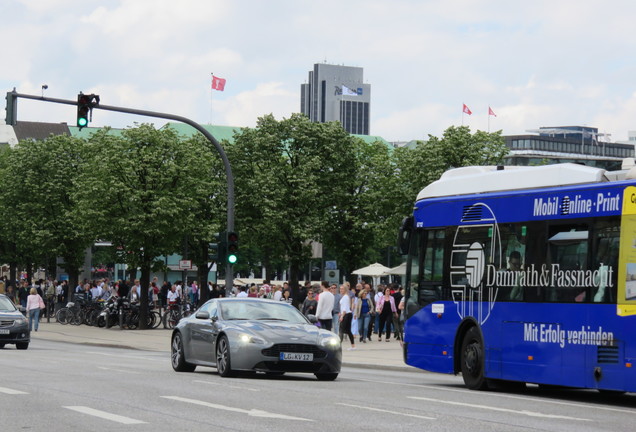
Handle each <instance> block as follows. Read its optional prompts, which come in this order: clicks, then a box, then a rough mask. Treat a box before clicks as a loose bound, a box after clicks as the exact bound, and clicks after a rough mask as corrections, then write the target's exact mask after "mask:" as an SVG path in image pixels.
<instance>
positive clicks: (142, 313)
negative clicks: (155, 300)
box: [139, 262, 150, 330]
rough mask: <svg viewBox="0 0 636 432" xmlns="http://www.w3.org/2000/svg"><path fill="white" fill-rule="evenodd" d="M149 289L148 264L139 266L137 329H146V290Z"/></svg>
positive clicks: (147, 300) (147, 297) (147, 299)
mask: <svg viewBox="0 0 636 432" xmlns="http://www.w3.org/2000/svg"><path fill="white" fill-rule="evenodd" d="M149 287H150V262H144V263H143V264H142V265H141V278H140V279H139V290H140V291H141V292H140V293H139V329H140V330H146V329H147V328H148V303H149V296H148V288H149Z"/></svg>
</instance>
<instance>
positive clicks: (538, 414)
mask: <svg viewBox="0 0 636 432" xmlns="http://www.w3.org/2000/svg"><path fill="white" fill-rule="evenodd" d="M407 398H408V399H415V400H422V401H427V402H437V403H442V404H446V405H455V406H463V407H470V408H480V409H485V410H491V411H499V412H505V413H511V414H523V415H527V416H529V417H543V418H551V419H561V420H577V421H592V420H590V419H586V418H579V417H569V416H562V415H555V414H546V413H541V412H536V411H526V410H513V409H509V408H500V407H494V406H488V405H477V404H469V403H464V402H455V401H445V400H440V399H431V398H425V397H420V396H407Z"/></svg>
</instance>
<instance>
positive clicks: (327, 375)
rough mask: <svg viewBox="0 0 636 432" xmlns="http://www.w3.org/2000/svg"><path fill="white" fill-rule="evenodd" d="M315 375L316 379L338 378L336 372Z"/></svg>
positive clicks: (331, 379) (329, 379)
mask: <svg viewBox="0 0 636 432" xmlns="http://www.w3.org/2000/svg"><path fill="white" fill-rule="evenodd" d="M315 375H316V378H318V381H333V380H335V379H336V378H338V374H337V373H317V374H315Z"/></svg>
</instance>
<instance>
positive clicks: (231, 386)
mask: <svg viewBox="0 0 636 432" xmlns="http://www.w3.org/2000/svg"><path fill="white" fill-rule="evenodd" d="M192 382H195V383H201V384H208V385H213V386H223V387H228V388H233V389H237V390H247V391H253V392H257V391H261V390H260V389H257V388H250V387H239V386H234V385H228V384H217V383H215V382H212V381H203V380H192Z"/></svg>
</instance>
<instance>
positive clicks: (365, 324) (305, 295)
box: [0, 277, 404, 349]
mask: <svg viewBox="0 0 636 432" xmlns="http://www.w3.org/2000/svg"><path fill="white" fill-rule="evenodd" d="M15 287H17V288H15ZM208 289H209V293H210V295H209V297H210V298H219V297H225V295H226V291H225V289H224V287H222V286H219V285H217V284H215V283H212V282H208ZM0 294H6V295H7V296H8V297H9V298H11V300H12V301H13V302H14V303H16V304H19V305H20V306H22V308H23V310H25V312H26V315H27V317H28V318H29V328H30V329H32V330H35V331H37V329H38V321H39V319H40V318H41V316H40V315H41V311H45V313H47V314H54V313H55V311H57V310H58V309H59V308H61V307H64V306H66V304H67V302H69V301H74V300H75V301H84V302H91V301H107V300H108V299H110V298H111V297H114V296H115V297H119V298H127V299H128V300H129V301H130V302H131V303H138V302H139V301H140V300H141V285H140V281H139V279H133V280H128V281H127V280H121V279H120V280H117V281H111V280H110V279H109V278H100V279H94V280H88V279H84V280H83V281H82V282H81V283H78V284H77V286H75V287H74V288H73V289H71V288H70V287H69V283H68V281H67V280H63V281H56V280H52V279H47V280H42V279H39V280H37V281H35V282H33V283H32V284H29V283H28V281H27V280H26V279H23V280H21V281H19V282H17V283H16V284H15V286H14V284H11V283H9V282H8V281H7V278H6V277H3V278H0ZM230 295H231V296H235V297H238V298H240V297H254V298H264V299H270V300H274V301H282V302H285V303H289V304H291V305H294V306H296V307H297V308H298V309H299V310H300V312H302V313H303V314H304V315H306V316H309V315H313V316H315V317H316V319H317V322H316V325H317V326H319V327H322V328H324V329H326V330H330V331H333V332H334V333H336V334H338V335H339V337H340V340H341V341H343V340H344V338H345V337H347V338H348V339H349V342H350V344H351V346H350V348H349V349H356V341H357V342H359V343H367V342H371V341H373V338H374V337H375V338H377V341H378V342H381V341H382V339H383V337H384V340H385V341H387V342H390V341H391V338H392V337H393V338H394V339H395V340H399V339H400V338H401V334H402V321H401V318H402V316H401V313H402V309H403V307H404V297H403V294H402V288H401V287H400V286H399V285H398V284H395V283H393V284H389V285H383V284H380V285H378V286H377V287H376V288H374V287H372V286H371V284H368V283H364V282H359V283H357V284H356V285H355V286H351V285H350V284H349V282H345V283H343V284H341V285H340V286H339V287H338V285H337V284H335V283H329V282H326V281H323V282H321V283H320V284H313V285H312V283H311V282H309V281H306V282H305V283H304V284H302V285H301V286H300V287H299V288H298V290H297V294H296V297H297V298H296V299H294V298H293V297H292V290H291V288H290V286H289V283H288V282H283V283H282V285H276V284H270V281H269V280H265V281H264V283H263V284H262V285H260V286H258V285H256V284H251V285H249V286H248V285H243V286H235V287H233V289H232V290H231V292H230ZM148 299H149V304H151V305H152V306H154V307H157V308H160V309H167V308H170V307H173V306H177V305H178V306H179V307H181V305H185V304H187V305H188V306H189V307H191V308H192V310H194V309H196V308H197V306H198V303H199V299H200V288H199V286H198V285H197V283H196V282H192V283H190V284H184V283H183V281H180V280H177V281H175V282H174V283H171V282H170V281H167V280H166V281H163V282H162V283H161V284H160V283H159V281H158V278H157V277H154V278H153V279H152V281H151V283H150V286H149V288H148ZM49 316H50V315H49Z"/></svg>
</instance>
